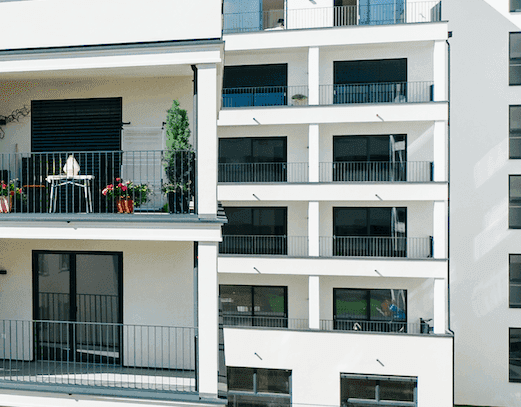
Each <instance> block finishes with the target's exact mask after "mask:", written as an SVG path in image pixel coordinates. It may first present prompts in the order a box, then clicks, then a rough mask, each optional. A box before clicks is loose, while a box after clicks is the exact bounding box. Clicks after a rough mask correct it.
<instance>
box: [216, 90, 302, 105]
mask: <svg viewBox="0 0 521 407" xmlns="http://www.w3.org/2000/svg"><path fill="white" fill-rule="evenodd" d="M307 102H308V87H307V86H257V87H244V88H224V89H223V108H226V107H246V106H286V105H288V106H300V105H307Z"/></svg>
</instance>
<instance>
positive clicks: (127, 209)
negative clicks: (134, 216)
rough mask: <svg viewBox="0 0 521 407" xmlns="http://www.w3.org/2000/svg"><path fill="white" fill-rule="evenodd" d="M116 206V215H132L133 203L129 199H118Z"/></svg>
mask: <svg viewBox="0 0 521 407" xmlns="http://www.w3.org/2000/svg"><path fill="white" fill-rule="evenodd" d="M116 205H117V208H118V213H134V201H133V200H132V199H130V198H119V199H118V200H117V202H116Z"/></svg>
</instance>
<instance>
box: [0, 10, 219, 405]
mask: <svg viewBox="0 0 521 407" xmlns="http://www.w3.org/2000/svg"><path fill="white" fill-rule="evenodd" d="M182 3H183V4H182V6H181V2H180V1H172V0H150V1H147V2H146V5H144V3H143V2H141V1H138V0H129V1H125V2H120V1H114V0H89V1H80V0H78V1H74V0H73V1H70V0H45V1H2V2H0V13H1V15H2V16H3V23H2V31H3V34H2V35H1V36H0V101H1V102H0V115H2V117H0V119H2V120H0V129H1V130H0V134H1V137H0V152H1V154H0V171H1V178H2V188H1V189H2V192H1V193H0V201H1V204H0V205H1V206H2V209H1V210H0V212H1V213H0V215H2V218H1V219H0V245H1V253H2V254H1V258H0V270H1V271H0V320H1V321H0V404H1V405H3V406H28V405H31V406H38V405H39V406H44V405H45V406H92V405H99V406H111V405H121V403H122V402H125V404H128V405H156V404H158V403H159V404H161V405H183V406H190V405H212V406H216V405H224V404H225V403H226V400H225V399H221V398H219V397H218V396H219V395H220V394H219V393H220V392H221V391H222V390H225V387H222V386H219V374H220V373H221V372H223V369H222V368H221V369H220V368H219V364H218V362H219V346H218V344H219V339H218V332H219V331H218V281H217V255H218V242H219V241H220V240H221V227H222V224H223V222H224V221H225V220H224V217H223V216H219V215H218V211H217V200H216V186H217V125H216V120H217V113H218V108H219V103H220V97H221V96H220V94H221V90H220V88H221V83H222V72H223V70H222V66H223V43H222V38H221V36H222V34H221V33H222V18H221V4H220V2H219V1H215V0H195V1H191V2H182ZM181 8H182V12H180V9H181ZM174 99H176V100H179V102H180V105H181V107H182V108H184V109H186V110H187V111H188V116H189V118H190V124H191V130H192V135H193V145H194V150H195V153H192V152H190V151H188V152H185V153H183V154H184V157H185V158H183V161H182V163H183V165H186V166H188V167H189V171H190V173H191V174H192V175H190V179H189V180H187V183H185V184H184V185H185V188H183V189H182V191H183V193H184V194H186V198H183V199H181V200H180V201H179V202H180V205H170V204H169V203H168V199H167V195H166V194H165V193H164V188H163V187H164V183H165V181H166V180H165V175H164V172H165V159H166V158H167V157H168V155H166V153H165V152H164V146H165V141H164V122H165V121H166V116H167V110H168V109H169V108H170V107H171V106H172V101H173V100H174ZM180 154H181V153H180ZM194 163H195V164H194ZM200 174H205V176H204V177H202V176H200ZM119 179H122V180H123V181H122V185H121V186H119V188H122V187H124V188H123V191H125V190H126V191H129V192H127V193H122V194H121V195H122V197H125V196H128V199H122V200H121V201H118V202H116V201H117V200H116V199H113V197H112V198H111V194H113V193H111V192H108V193H107V192H106V191H105V192H103V191H104V190H111V188H116V187H117V184H118V183H119ZM195 180H197V181H195ZM128 181H132V183H133V185H134V186H135V187H136V188H137V189H132V188H131V187H129V184H127V182H128ZM188 181H190V182H188ZM111 185H112V187H111ZM144 185H145V186H146V188H145V191H144V192H143V188H144V187H140V186H144ZM187 185H188V186H187ZM140 188H141V189H140ZM141 193H143V194H145V195H139V194H141ZM143 196H146V198H147V199H146V200H144V199H143ZM173 196H174V197H175V196H177V195H173ZM130 200H132V201H133V203H130ZM175 201H176V199H175V198H174V202H175ZM183 202H184V204H183ZM118 209H120V210H121V211H123V212H125V211H126V212H132V211H133V213H118ZM223 374H224V373H223ZM224 384H225V383H224ZM224 396H225V393H224Z"/></svg>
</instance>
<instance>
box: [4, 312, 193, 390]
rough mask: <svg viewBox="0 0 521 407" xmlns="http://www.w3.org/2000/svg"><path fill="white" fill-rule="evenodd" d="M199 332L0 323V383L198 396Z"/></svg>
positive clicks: (60, 323)
mask: <svg viewBox="0 0 521 407" xmlns="http://www.w3.org/2000/svg"><path fill="white" fill-rule="evenodd" d="M195 337H196V328H192V327H168V326H152V325H129V324H107V323H89V322H70V321H43V320H40V321H22V320H0V383H1V384H2V385H3V386H6V385H7V386H8V385H9V383H17V384H18V383H24V382H25V383H32V384H34V383H37V384H40V385H49V386H51V387H52V386H54V390H56V386H57V385H64V386H67V387H70V386H83V387H85V386H88V387H89V388H91V389H92V391H93V393H95V391H96V390H95V389H96V388H103V389H106V388H114V389H125V390H130V391H132V390H135V389H138V390H154V391H157V392H172V391H175V392H190V393H192V392H195V391H196V387H197V384H196V380H197V378H196V375H195V360H196V348H195Z"/></svg>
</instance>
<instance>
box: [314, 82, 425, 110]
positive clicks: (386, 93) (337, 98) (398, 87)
mask: <svg viewBox="0 0 521 407" xmlns="http://www.w3.org/2000/svg"><path fill="white" fill-rule="evenodd" d="M433 100H434V82H432V81H422V82H379V83H353V84H335V85H320V87H319V104H320V105H336V104H354V103H421V102H432V101H433Z"/></svg>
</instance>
